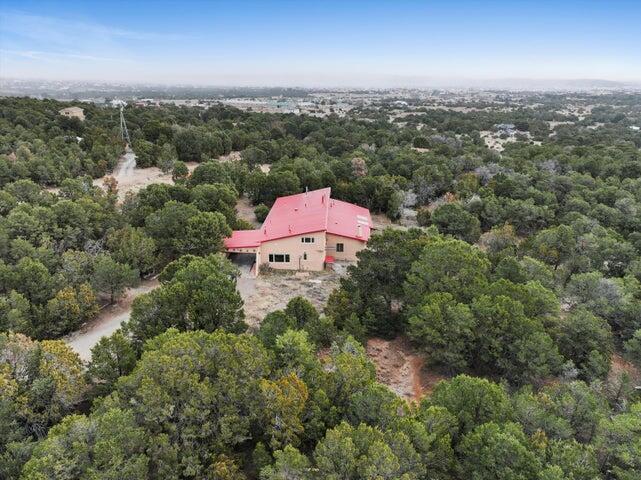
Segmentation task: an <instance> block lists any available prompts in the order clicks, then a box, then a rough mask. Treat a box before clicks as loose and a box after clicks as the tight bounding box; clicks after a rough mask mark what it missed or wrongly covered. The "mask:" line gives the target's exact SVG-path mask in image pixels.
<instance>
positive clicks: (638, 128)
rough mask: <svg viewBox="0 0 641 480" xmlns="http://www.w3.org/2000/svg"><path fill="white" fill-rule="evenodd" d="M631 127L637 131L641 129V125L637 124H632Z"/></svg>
mask: <svg viewBox="0 0 641 480" xmlns="http://www.w3.org/2000/svg"><path fill="white" fill-rule="evenodd" d="M630 129H631V130H634V131H635V132H638V131H639V130H641V127H639V126H637V125H630Z"/></svg>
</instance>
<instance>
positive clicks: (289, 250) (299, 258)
mask: <svg viewBox="0 0 641 480" xmlns="http://www.w3.org/2000/svg"><path fill="white" fill-rule="evenodd" d="M302 237H314V243H302V242H301V238H302ZM305 252H307V260H303V254H304V253H305ZM269 254H289V263H270V262H269ZM325 255H326V253H325V232H316V233H306V234H304V235H296V236H293V237H287V238H279V239H278V240H272V241H269V242H263V243H262V244H261V246H260V250H259V252H257V253H256V265H257V266H258V267H260V266H261V265H263V264H269V266H270V267H271V268H274V269H281V270H315V271H318V270H322V269H323V267H324V264H325Z"/></svg>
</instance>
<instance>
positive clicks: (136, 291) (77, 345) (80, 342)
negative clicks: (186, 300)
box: [63, 279, 160, 361]
mask: <svg viewBox="0 0 641 480" xmlns="http://www.w3.org/2000/svg"><path fill="white" fill-rule="evenodd" d="M159 285H160V284H159V282H158V280H157V279H153V280H152V279H149V280H143V281H142V282H141V284H140V285H139V286H138V287H136V288H130V289H128V290H127V292H126V293H125V295H124V296H123V298H121V299H120V300H119V301H118V302H117V303H116V304H114V305H110V306H108V307H106V308H104V309H103V310H102V311H101V312H100V313H99V314H98V316H97V317H96V318H94V319H93V320H92V321H90V322H88V323H87V324H85V325H83V326H82V327H81V328H80V330H77V331H75V332H73V333H70V334H69V335H67V336H66V337H64V338H63V340H64V341H65V342H66V343H67V344H68V345H69V346H70V347H71V348H72V349H73V350H74V351H75V352H76V353H78V355H80V358H81V359H82V360H85V361H89V360H91V348H92V347H93V346H94V345H95V344H96V343H98V341H99V340H100V339H101V338H102V337H107V336H109V335H111V334H112V333H113V332H115V331H116V330H118V329H119V328H120V325H121V324H122V323H123V322H125V321H127V320H129V316H130V315H131V304H132V303H133V301H134V299H135V298H136V297H138V296H140V295H142V294H143V293H148V292H151V291H152V290H153V289H154V288H156V287H158V286H159Z"/></svg>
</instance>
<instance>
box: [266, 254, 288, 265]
mask: <svg viewBox="0 0 641 480" xmlns="http://www.w3.org/2000/svg"><path fill="white" fill-rule="evenodd" d="M269 262H270V263H289V254H287V253H285V254H282V253H270V254H269Z"/></svg>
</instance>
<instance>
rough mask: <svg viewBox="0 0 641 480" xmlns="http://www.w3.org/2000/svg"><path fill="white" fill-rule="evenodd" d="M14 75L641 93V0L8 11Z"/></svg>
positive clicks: (1, 66)
mask: <svg viewBox="0 0 641 480" xmlns="http://www.w3.org/2000/svg"><path fill="white" fill-rule="evenodd" d="M0 76H2V77H18V78H50V79H64V80H105V81H109V82H117V81H120V82H151V83H168V84H171V83H189V84H209V85H310V86H316V85H317V86H340V85H346V86H393V85H421V84H422V83H426V84H429V83H438V82H442V83H447V82H450V81H458V82H465V81H479V80H491V79H505V78H518V79H588V78H589V79H597V78H598V79H607V80H623V81H635V82H639V81H641V1H638V0H637V1H632V0H630V1H626V0H609V1H608V0H602V1H591V0H583V1H573V0H568V1H564V0H557V1H555V2H553V1H547V0H539V1H521V0H512V1H503V0H500V1H499V0H494V1H492V0H488V1H481V0H477V1H472V0H462V1H455V0H450V1H445V0H443V1H429V0H425V1H409V0H406V1H404V0H397V1H393V0H386V1H377V0H370V1H347V0H345V1H334V0H326V1H320V0H319V1H304V0H300V1H267V0H264V1H243V0H240V1H234V2H232V1H224V2H223V1H182V2H176V1H173V2H169V1H162V0H161V1H153V2H151V1H130V2H120V1H87V0H85V1H75V0H67V1H64V2H63V1H58V2H48V1H39V2H34V1H29V0H20V1H14V0H3V1H2V2H0Z"/></svg>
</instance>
